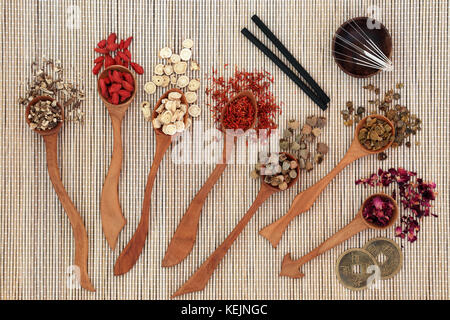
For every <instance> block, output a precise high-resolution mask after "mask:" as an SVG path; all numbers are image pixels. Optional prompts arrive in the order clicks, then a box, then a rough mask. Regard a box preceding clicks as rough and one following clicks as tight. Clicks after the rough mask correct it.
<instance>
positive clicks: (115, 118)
mask: <svg viewBox="0 0 450 320" xmlns="http://www.w3.org/2000/svg"><path fill="white" fill-rule="evenodd" d="M113 70H117V71H120V72H127V73H129V74H131V76H132V77H133V80H134V92H133V94H132V95H131V97H130V98H128V99H127V100H126V101H125V102H124V103H122V104H112V103H109V102H108V100H106V99H105V98H104V97H103V96H102V94H101V89H100V79H103V78H106V77H108V72H109V71H113ZM136 88H137V82H136V79H135V77H134V75H133V74H132V73H131V71H130V70H129V69H128V68H125V67H123V66H119V65H113V66H110V67H108V68H106V69H105V70H103V72H102V73H101V74H100V76H99V77H98V82H97V91H98V93H99V95H100V98H101V99H102V100H103V103H104V104H105V106H106V109H108V113H109V116H110V118H111V122H112V127H113V135H114V145H113V152H112V156H111V163H110V165H109V169H108V173H107V174H106V178H105V182H104V184H103V189H102V195H101V197H100V214H101V217H102V227H103V233H104V234H105V238H106V240H107V241H108V244H109V246H110V247H111V249H113V250H114V249H115V247H116V243H117V237H118V236H119V233H120V231H121V230H122V228H123V227H124V226H125V224H126V223H127V221H126V220H125V217H124V216H123V213H122V209H121V207H120V202H119V178H120V171H121V170H122V159H123V148H122V135H121V127H122V120H123V118H124V116H125V112H126V111H127V109H128V107H129V106H130V104H131V103H132V102H133V100H134V97H135V96H136Z"/></svg>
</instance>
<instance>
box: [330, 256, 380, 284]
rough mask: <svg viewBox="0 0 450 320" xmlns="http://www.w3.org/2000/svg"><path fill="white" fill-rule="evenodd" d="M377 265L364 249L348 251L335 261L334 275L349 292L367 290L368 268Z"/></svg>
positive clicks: (369, 274)
mask: <svg viewBox="0 0 450 320" xmlns="http://www.w3.org/2000/svg"><path fill="white" fill-rule="evenodd" d="M374 265H377V263H376V261H375V258H374V257H373V256H372V255H371V254H370V253H369V252H368V251H366V250H364V249H349V250H347V251H345V252H344V253H343V254H341V256H340V257H339V258H338V259H337V261H336V275H337V278H338V279H339V281H340V282H341V284H342V285H343V286H344V287H346V288H347V289H350V290H363V289H365V288H367V279H368V278H369V277H370V276H371V275H372V274H373V272H370V273H368V268H369V266H374Z"/></svg>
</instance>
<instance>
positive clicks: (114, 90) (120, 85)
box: [109, 83, 122, 94]
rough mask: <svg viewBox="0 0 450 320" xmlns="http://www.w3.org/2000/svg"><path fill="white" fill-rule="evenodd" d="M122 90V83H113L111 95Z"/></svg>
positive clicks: (110, 88)
mask: <svg viewBox="0 0 450 320" xmlns="http://www.w3.org/2000/svg"><path fill="white" fill-rule="evenodd" d="M120 89H122V84H120V83H113V84H112V85H111V87H109V93H111V94H112V93H114V92H117V91H119V90H120Z"/></svg>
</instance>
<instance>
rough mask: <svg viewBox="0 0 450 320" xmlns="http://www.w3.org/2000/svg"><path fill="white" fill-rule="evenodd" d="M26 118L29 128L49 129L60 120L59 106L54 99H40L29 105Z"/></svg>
mask: <svg viewBox="0 0 450 320" xmlns="http://www.w3.org/2000/svg"><path fill="white" fill-rule="evenodd" d="M28 120H30V128H31V129H37V130H42V131H45V130H51V129H53V128H55V127H56V126H57V125H58V123H59V122H62V112H61V108H60V107H59V106H58V104H57V102H56V100H53V101H50V100H45V101H44V100H40V101H38V102H36V103H35V104H33V105H32V106H31V107H30V113H29V114H28Z"/></svg>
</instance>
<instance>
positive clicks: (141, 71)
mask: <svg viewBox="0 0 450 320" xmlns="http://www.w3.org/2000/svg"><path fill="white" fill-rule="evenodd" d="M130 64H131V67H132V68H133V69H134V71H136V73H137V74H144V68H142V67H141V66H140V65H138V64H137V63H135V62H131V63H130Z"/></svg>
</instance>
